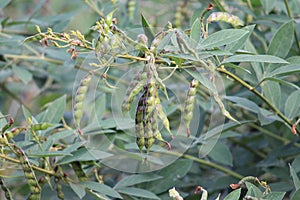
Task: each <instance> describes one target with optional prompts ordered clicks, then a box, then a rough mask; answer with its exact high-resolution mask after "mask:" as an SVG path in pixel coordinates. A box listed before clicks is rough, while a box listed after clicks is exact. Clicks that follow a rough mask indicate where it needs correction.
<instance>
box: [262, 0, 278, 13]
mask: <svg viewBox="0 0 300 200" xmlns="http://www.w3.org/2000/svg"><path fill="white" fill-rule="evenodd" d="M275 1H276V0H260V3H261V5H262V6H263V8H264V11H265V13H266V14H269V12H270V11H271V10H272V9H273V7H274V3H275Z"/></svg>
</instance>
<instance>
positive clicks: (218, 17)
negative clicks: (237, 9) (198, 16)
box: [206, 12, 244, 26]
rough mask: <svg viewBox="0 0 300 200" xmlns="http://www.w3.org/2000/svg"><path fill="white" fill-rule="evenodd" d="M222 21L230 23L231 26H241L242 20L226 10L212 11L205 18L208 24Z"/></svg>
mask: <svg viewBox="0 0 300 200" xmlns="http://www.w3.org/2000/svg"><path fill="white" fill-rule="evenodd" d="M219 21H223V22H226V23H229V24H231V25H232V26H243V25H244V22H243V21H242V20H241V19H240V18H239V17H238V16H235V15H232V14H229V13H226V12H213V13H211V14H210V15H209V17H208V18H207V19H206V23H207V24H209V23H211V22H219Z"/></svg>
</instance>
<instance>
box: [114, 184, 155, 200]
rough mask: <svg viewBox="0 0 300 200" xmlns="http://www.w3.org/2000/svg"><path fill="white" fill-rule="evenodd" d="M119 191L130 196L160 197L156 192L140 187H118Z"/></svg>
mask: <svg viewBox="0 0 300 200" xmlns="http://www.w3.org/2000/svg"><path fill="white" fill-rule="evenodd" d="M118 192H120V193H122V194H127V195H129V196H135V197H140V198H146V199H160V198H159V197H158V196H156V194H154V193H153V192H150V191H148V190H144V189H140V188H129V187H127V188H120V189H118Z"/></svg>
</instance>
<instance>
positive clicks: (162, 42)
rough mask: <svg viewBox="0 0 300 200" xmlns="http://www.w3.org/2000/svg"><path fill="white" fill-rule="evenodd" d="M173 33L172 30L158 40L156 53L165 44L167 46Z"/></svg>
mask: <svg viewBox="0 0 300 200" xmlns="http://www.w3.org/2000/svg"><path fill="white" fill-rule="evenodd" d="M173 35H174V32H170V33H168V34H167V35H166V36H165V37H164V38H163V39H162V40H161V41H160V42H159V44H158V46H157V48H156V54H159V53H160V52H161V51H162V50H163V49H164V48H165V46H167V45H168V44H169V43H170V41H171V38H172V36H173Z"/></svg>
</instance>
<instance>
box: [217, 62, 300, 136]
mask: <svg viewBox="0 0 300 200" xmlns="http://www.w3.org/2000/svg"><path fill="white" fill-rule="evenodd" d="M217 71H219V72H221V73H223V74H226V75H227V76H229V77H230V78H232V79H234V80H235V81H237V82H238V83H240V84H241V85H242V86H244V87H246V88H247V89H248V90H249V91H251V92H252V93H254V94H255V95H256V96H258V97H259V98H260V99H261V100H262V101H264V102H265V103H266V104H267V105H268V106H269V107H270V108H271V109H272V110H273V112H274V113H275V114H276V115H278V116H279V117H280V118H281V119H282V120H283V121H284V122H286V123H287V124H288V125H289V126H290V128H291V127H292V126H293V123H292V121H290V120H289V119H288V118H287V117H286V116H284V114H283V113H282V112H280V110H278V109H277V108H276V107H275V106H274V105H273V104H272V102H270V101H269V100H268V99H267V98H266V97H264V96H263V95H262V94H261V93H260V92H259V91H257V90H256V89H255V88H254V87H252V86H251V85H249V84H248V83H246V82H245V81H243V80H242V79H240V78H239V77H237V76H236V75H234V74H233V73H231V72H229V71H227V70H226V69H225V67H224V66H223V65H222V66H220V67H218V68H217ZM297 133H298V135H299V134H300V130H298V129H297Z"/></svg>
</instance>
